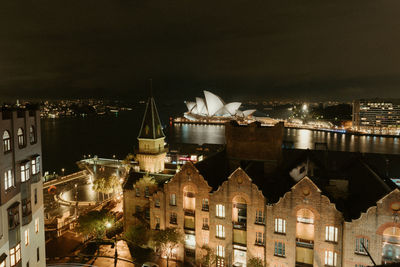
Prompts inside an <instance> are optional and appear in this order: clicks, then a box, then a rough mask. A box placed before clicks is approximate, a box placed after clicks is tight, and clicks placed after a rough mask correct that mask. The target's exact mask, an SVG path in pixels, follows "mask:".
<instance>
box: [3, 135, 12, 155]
mask: <svg viewBox="0 0 400 267" xmlns="http://www.w3.org/2000/svg"><path fill="white" fill-rule="evenodd" d="M3 151H4V153H6V152H8V151H11V136H10V133H9V132H8V131H4V133H3Z"/></svg>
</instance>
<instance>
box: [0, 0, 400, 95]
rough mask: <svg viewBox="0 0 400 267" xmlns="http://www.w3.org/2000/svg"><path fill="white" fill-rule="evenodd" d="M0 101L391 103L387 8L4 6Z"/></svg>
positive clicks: (102, 2) (103, 0)
mask: <svg viewBox="0 0 400 267" xmlns="http://www.w3.org/2000/svg"><path fill="white" fill-rule="evenodd" d="M4 2H7V3H2V4H1V5H2V6H1V8H0V33H1V34H0V94H1V95H3V96H8V97H20V98H21V97H24V96H27V97H37V96H39V97H77V96H97V97H99V96H104V97H115V98H121V97H123V98H127V97H136V96H142V95H143V94H144V93H143V87H144V84H145V79H146V78H148V77H150V76H151V77H153V79H154V81H155V82H154V84H155V87H156V89H157V90H159V91H160V92H159V94H160V95H161V97H164V96H167V95H175V96H177V97H178V98H189V97H192V96H194V95H198V94H199V93H200V92H199V91H200V90H201V89H204V88H211V89H213V90H215V91H217V92H219V93H220V94H222V95H224V98H226V99H228V98H230V97H255V96H260V95H261V96H263V97H270V98H275V97H285V98H299V97H301V98H314V99H327V98H337V99H338V98H339V99H340V98H341V99H351V98H354V97H360V96H364V95H365V96H388V97H400V90H399V89H398V88H399V85H400V78H399V77H400V51H399V47H400V34H399V32H400V20H399V19H398V18H399V17H400V16H399V15H400V14H399V13H400V2H399V1H397V0H396V1H390V0H388V1H377V0H362V1H352V0H350V1H341V0H337V1H325V0H318V1H315V0H296V1H295V0H293V1H289V0H281V1H265V0H263V1H226V0H221V1H177V0H169V1H155V0H147V1H136V0H96V1H95V0H84V1H82V0H71V1H54V0H37V1H30V2H29V1H26V2H24V3H22V2H16V1H4Z"/></svg>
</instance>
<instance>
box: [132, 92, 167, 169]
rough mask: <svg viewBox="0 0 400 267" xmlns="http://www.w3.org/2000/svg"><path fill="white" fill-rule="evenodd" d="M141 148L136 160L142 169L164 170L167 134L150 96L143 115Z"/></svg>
mask: <svg viewBox="0 0 400 267" xmlns="http://www.w3.org/2000/svg"><path fill="white" fill-rule="evenodd" d="M138 141H139V150H138V151H137V154H136V160H137V161H138V162H139V167H140V169H141V170H143V171H146V172H152V173H155V172H156V173H157V172H161V171H163V170H164V162H165V157H166V155H167V153H166V150H165V145H164V143H165V135H164V133H163V130H162V125H161V122H160V118H159V116H158V112H157V107H156V103H155V101H154V98H153V97H152V96H151V97H149V99H148V101H147V104H146V109H145V112H144V116H143V121H142V126H141V128H140V132H139V136H138Z"/></svg>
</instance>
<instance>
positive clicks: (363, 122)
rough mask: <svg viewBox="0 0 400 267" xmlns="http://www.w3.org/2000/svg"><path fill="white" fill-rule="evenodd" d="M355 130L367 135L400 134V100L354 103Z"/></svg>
mask: <svg viewBox="0 0 400 267" xmlns="http://www.w3.org/2000/svg"><path fill="white" fill-rule="evenodd" d="M353 128H354V129H355V130H357V131H361V132H367V133H378V134H379V133H384V134H399V132H400V100H380V99H369V100H357V101H354V102H353Z"/></svg>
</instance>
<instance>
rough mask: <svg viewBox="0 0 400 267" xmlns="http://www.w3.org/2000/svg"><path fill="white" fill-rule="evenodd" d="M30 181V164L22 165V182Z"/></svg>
mask: <svg viewBox="0 0 400 267" xmlns="http://www.w3.org/2000/svg"><path fill="white" fill-rule="evenodd" d="M28 180H29V162H26V163H22V165H21V182H26V181H28Z"/></svg>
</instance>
